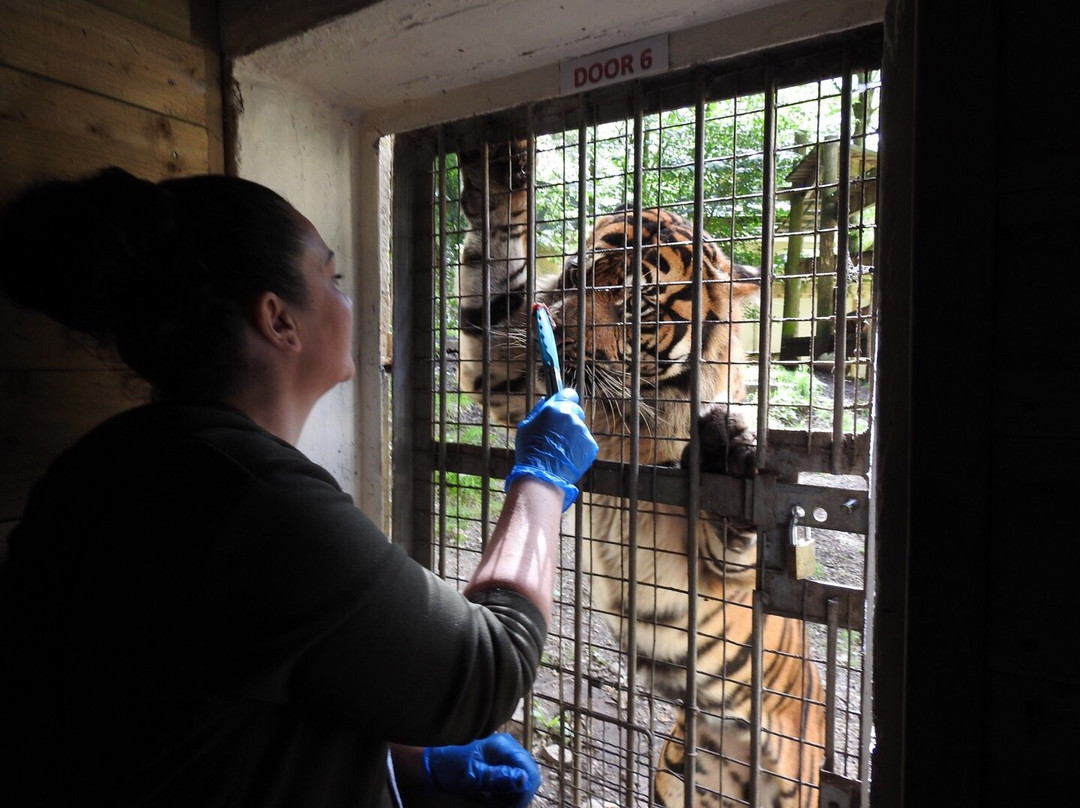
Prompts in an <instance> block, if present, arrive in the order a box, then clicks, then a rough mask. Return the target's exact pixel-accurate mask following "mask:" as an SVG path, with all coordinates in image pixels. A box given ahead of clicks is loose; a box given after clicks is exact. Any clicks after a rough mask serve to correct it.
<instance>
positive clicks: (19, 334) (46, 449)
mask: <svg viewBox="0 0 1080 808" xmlns="http://www.w3.org/2000/svg"><path fill="white" fill-rule="evenodd" d="M217 31H218V26H217V15H216V3H215V2H213V0H96V2H89V0H0V204H2V203H3V202H5V201H7V200H8V199H10V198H11V197H12V195H13V194H15V193H16V192H17V191H18V190H19V189H20V188H23V187H25V186H26V185H27V184H29V183H31V182H33V181H35V180H39V179H44V178H53V177H61V178H69V177H77V176H82V175H84V174H87V173H92V172H94V171H96V170H98V169H100V168H102V167H104V166H107V165H116V166H120V167H122V168H125V169H127V170H128V171H131V172H132V173H135V174H138V175H140V176H142V177H146V178H147V179H152V180H158V179H164V178H167V177H174V176H183V175H189V174H198V173H206V172H212V173H221V172H222V171H223V169H224V153H223V145H222V113H221V91H220V72H221V70H220V59H219V57H218V44H217V40H218V33H217ZM42 248H43V249H48V245H42ZM24 271H26V272H33V271H34V267H26V268H25V269H24ZM144 397H145V390H144V389H142V388H141V387H139V386H137V385H133V384H132V381H131V379H130V377H129V375H128V374H127V373H125V372H124V371H122V370H121V369H120V368H119V367H117V366H115V365H110V364H109V363H107V362H103V361H99V360H98V359H96V358H95V357H94V356H92V355H91V354H90V353H89V352H88V351H87V350H86V349H85V347H84V346H82V345H80V344H79V343H77V342H76V341H75V340H74V339H73V338H72V337H71V336H70V335H69V334H67V333H66V332H65V331H64V330H63V329H62V328H60V327H59V326H56V325H55V324H54V323H52V322H51V321H49V320H48V319H46V318H44V317H43V316H41V315H37V314H34V313H29V312H23V311H20V310H17V309H16V308H14V307H13V306H12V305H11V304H10V303H8V302H7V301H6V300H4V299H2V297H0V538H2V537H5V536H6V535H7V533H8V532H9V531H10V528H11V527H12V526H13V524H14V523H15V522H16V521H17V520H18V518H19V516H20V515H21V514H22V511H23V508H24V505H25V500H26V495H27V493H28V491H29V488H30V486H31V484H32V483H33V481H34V480H35V479H37V478H38V477H39V476H40V475H41V474H42V473H43V472H44V470H45V468H46V467H47V466H48V464H49V462H50V461H51V460H52V459H53V458H54V457H55V456H56V455H57V454H58V453H59V452H60V451H61V450H62V449H63V448H64V447H66V446H68V445H69V444H70V443H72V442H73V441H74V440H75V439H76V438H77V437H78V436H79V435H81V434H82V433H84V432H85V431H86V430H88V429H89V428H90V427H92V426H94V425H95V424H97V423H98V422H100V421H101V420H103V419H104V418H106V417H107V416H109V415H111V414H113V413H115V412H118V411H120V410H123V409H126V408H128V407H130V406H131V405H132V403H133V402H134V401H138V400H140V399H141V398H144Z"/></svg>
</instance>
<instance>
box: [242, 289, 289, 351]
mask: <svg viewBox="0 0 1080 808" xmlns="http://www.w3.org/2000/svg"><path fill="white" fill-rule="evenodd" d="M253 308H254V312H253V317H252V320H253V323H252V324H253V325H254V326H255V331H256V332H257V333H258V334H259V336H260V337H262V338H263V339H264V340H266V341H267V342H269V343H270V345H271V346H272V347H274V348H276V349H278V350H285V351H298V350H300V330H299V328H298V327H297V326H298V323H297V320H296V318H295V317H294V316H293V311H292V307H291V306H290V305H289V304H288V303H287V302H286V301H285V300H283V299H282V298H280V297H279V296H278V295H276V294H274V293H273V292H262V293H260V294H259V295H258V297H256V298H255V303H254V306H253Z"/></svg>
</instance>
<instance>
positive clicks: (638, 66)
mask: <svg viewBox="0 0 1080 808" xmlns="http://www.w3.org/2000/svg"><path fill="white" fill-rule="evenodd" d="M667 69H668V35H667V34H661V35H660V36H654V37H650V38H649V39H640V40H638V41H637V42H631V43H630V44H628V45H620V46H618V47H617V48H611V49H609V50H606V51H600V52H599V53H594V54H592V55H590V56H582V57H580V58H577V59H567V60H566V61H564V62H563V63H562V64H561V65H560V66H559V73H560V78H561V80H562V81H561V83H562V94H563V95H573V94H574V93H581V92H585V91H586V90H595V89H596V88H597V87H603V86H605V85H607V84H615V83H617V82H620V81H630V80H631V79H639V78H641V77H642V76H653V75H656V74H657V73H665V72H667Z"/></svg>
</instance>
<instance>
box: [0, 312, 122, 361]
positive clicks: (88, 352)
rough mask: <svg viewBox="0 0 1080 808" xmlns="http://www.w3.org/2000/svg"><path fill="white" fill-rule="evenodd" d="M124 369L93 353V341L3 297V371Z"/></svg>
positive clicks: (0, 339) (0, 332) (0, 325)
mask: <svg viewBox="0 0 1080 808" xmlns="http://www.w3.org/2000/svg"><path fill="white" fill-rule="evenodd" d="M107 367H108V368H119V367H123V363H121V362H120V361H119V360H118V359H116V358H115V357H109V356H108V355H107V354H106V353H103V352H102V351H100V350H94V346H93V344H92V342H90V341H89V339H88V338H85V337H83V336H82V335H80V334H76V333H75V332H73V331H70V330H69V329H67V328H64V326H62V325H60V324H59V323H57V322H55V321H54V320H51V319H49V318H48V317H46V316H45V315H44V314H40V313H38V312H35V311H28V310H26V309H21V308H19V307H17V306H15V305H14V304H12V303H11V301H9V300H7V299H6V298H4V297H0V371H5V370H7V371H10V370H64V369H82V370H102V369H104V368H107Z"/></svg>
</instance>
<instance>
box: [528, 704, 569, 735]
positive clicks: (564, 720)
mask: <svg viewBox="0 0 1080 808" xmlns="http://www.w3.org/2000/svg"><path fill="white" fill-rule="evenodd" d="M532 719H533V723H534V724H535V726H536V728H537V729H538V730H539V731H540V732H543V733H545V734H547V735H550V736H551V737H552V738H553V739H554V740H555V742H556V743H558V744H559V745H561V746H564V747H565V746H569V745H570V744H571V743H572V742H573V740H574V728H573V726H572V724H573V721H572V716H571V713H570V711H569V710H563V711H562V712H561V713H558V714H556V715H552V716H549V715H548V714H547V713H545V712H544V708H543V707H542V706H541V704H540V701H539V699H533V701H532Z"/></svg>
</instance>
